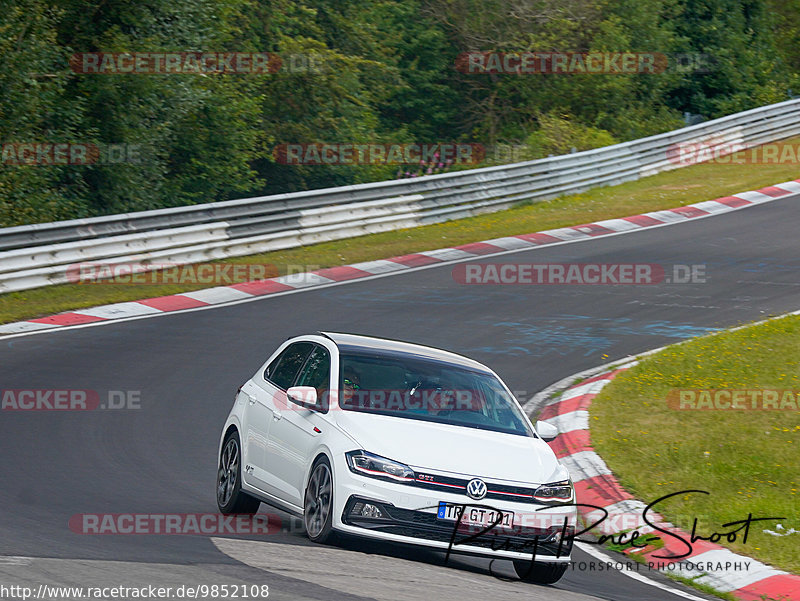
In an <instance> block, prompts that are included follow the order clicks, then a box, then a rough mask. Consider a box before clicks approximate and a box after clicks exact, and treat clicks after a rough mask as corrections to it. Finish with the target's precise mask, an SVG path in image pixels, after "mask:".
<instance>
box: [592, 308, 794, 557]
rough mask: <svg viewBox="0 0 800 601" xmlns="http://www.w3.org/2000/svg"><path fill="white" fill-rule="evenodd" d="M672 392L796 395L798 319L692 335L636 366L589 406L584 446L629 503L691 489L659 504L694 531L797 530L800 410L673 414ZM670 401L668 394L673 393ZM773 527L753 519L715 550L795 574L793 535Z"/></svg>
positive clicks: (760, 527) (668, 515) (669, 517)
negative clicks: (744, 534) (735, 527)
mask: <svg viewBox="0 0 800 601" xmlns="http://www.w3.org/2000/svg"><path fill="white" fill-rule="evenodd" d="M673 389H717V390H719V389H750V390H752V389H792V390H795V391H797V390H800V317H797V316H790V317H785V318H781V319H776V320H772V321H768V322H766V323H763V324H758V325H752V326H748V327H746V328H743V329H740V330H736V331H729V332H723V333H720V334H717V335H713V336H705V337H702V338H697V339H694V340H691V341H688V342H685V343H682V344H678V345H675V346H672V347H670V348H668V349H666V350H664V351H662V352H660V353H658V354H656V355H653V356H651V357H648V358H646V359H644V360H642V362H641V363H639V364H638V365H637V366H635V367H633V368H631V369H630V370H629V371H627V372H625V373H623V374H621V375H619V376H618V377H617V378H616V379H615V380H614V381H613V382H611V384H609V385H608V386H606V387H605V388H604V389H603V390H602V392H601V393H600V394H599V395H598V397H596V398H595V399H594V400H593V402H592V405H591V407H590V420H589V421H590V425H591V436H592V443H593V445H594V447H595V449H596V450H597V452H598V453H599V454H600V455H601V456H602V457H603V459H604V460H605V461H606V462H607V463H608V466H609V467H610V468H611V470H612V471H613V472H614V473H615V474H616V475H617V476H618V478H619V480H620V483H621V484H622V485H623V486H624V487H625V488H626V489H627V490H629V491H630V492H631V493H632V494H634V495H635V496H636V497H637V498H639V499H641V500H643V501H645V502H652V501H654V500H656V499H657V498H659V497H662V496H664V495H666V494H669V493H672V492H677V491H681V490H689V489H698V490H705V491H708V492H709V493H710V494H709V495H702V494H690V495H682V496H679V497H676V498H673V499H671V500H669V501H667V502H665V503H662V504H660V505H659V506H658V508H657V510H658V511H659V513H661V514H662V515H664V516H665V517H666V518H667V520H669V521H671V522H673V523H675V524H676V525H678V526H680V527H682V528H683V529H684V530H686V531H691V527H692V522H693V519H694V518H695V517H697V518H698V530H697V532H698V533H699V534H704V535H706V536H708V535H709V534H711V533H713V532H727V531H729V530H731V528H724V527H723V526H722V525H723V524H725V523H727V522H731V521H735V520H741V519H745V518H747V516H748V513H752V514H753V516H754V517H785V518H787V519H785V520H783V521H782V522H780V523H781V524H782V525H783V526H784V528H786V529H787V530H788V529H789V528H794V529H795V530H800V412H798V411H797V410H792V409H783V410H753V409H745V410H741V409H740V410H733V409H727V410H725V409H715V410H686V409H684V410H678V409H677V408H676V405H675V404H674V403H670V404H668V402H667V397H668V395H669V393H670V391H671V390H673ZM673 394H674V393H673ZM777 523H778V521H777V520H770V521H768V522H755V523H753V524H752V526H751V528H750V534H749V537H748V540H747V543H746V544H745V543H743V542H742V538H741V533H740V534H739V536H738V537H737V540H736V541H735V542H732V543H728V542H726V541H725V540H724V539H723V540H722V541H720V543H719V544H723V545H724V546H726V547H728V548H730V549H731V550H732V551H734V552H737V553H741V554H744V555H748V556H751V557H754V558H756V559H758V560H759V561H762V562H764V563H767V564H771V565H774V566H776V567H778V568H781V569H784V570H787V571H790V572H794V573H798V572H800V554H798V552H797V550H798V548H800V533H796V534H791V535H789V536H782V537H774V536H771V535H769V534H766V533H764V532H763V530H764V529H770V530H772V531H775V530H776V528H775V526H776V524H777Z"/></svg>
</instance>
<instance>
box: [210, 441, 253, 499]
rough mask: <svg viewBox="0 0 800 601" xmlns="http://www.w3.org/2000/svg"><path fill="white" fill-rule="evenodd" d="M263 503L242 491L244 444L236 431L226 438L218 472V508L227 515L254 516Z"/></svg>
mask: <svg viewBox="0 0 800 601" xmlns="http://www.w3.org/2000/svg"><path fill="white" fill-rule="evenodd" d="M260 505H261V501H259V500H258V499H256V498H254V497H251V496H250V495H248V494H247V493H246V492H243V491H242V444H241V442H240V441H239V433H238V432H236V431H235V430H234V431H233V432H231V433H230V434H228V436H226V437H225V442H224V443H223V444H222V454H221V455H220V458H219V470H218V471H217V507H219V510H220V512H222V513H223V514H225V515H230V514H234V513H247V514H252V513H255V512H256V511H258V507H259V506H260Z"/></svg>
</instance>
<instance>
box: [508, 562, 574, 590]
mask: <svg viewBox="0 0 800 601" xmlns="http://www.w3.org/2000/svg"><path fill="white" fill-rule="evenodd" d="M567 567H569V564H568V563H539V562H535V563H531V562H530V561H519V560H517V561H514V571H515V572H516V573H517V576H519V579H520V580H522V581H523V582H531V583H533V584H555V583H556V582H558V581H559V580H561V577H562V576H563V575H564V572H566V571H567Z"/></svg>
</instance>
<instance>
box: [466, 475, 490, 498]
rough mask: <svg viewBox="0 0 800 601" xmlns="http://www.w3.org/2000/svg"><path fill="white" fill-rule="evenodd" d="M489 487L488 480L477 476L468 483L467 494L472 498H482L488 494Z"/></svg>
mask: <svg viewBox="0 0 800 601" xmlns="http://www.w3.org/2000/svg"><path fill="white" fill-rule="evenodd" d="M486 493H487V488H486V482H484V481H483V480H481V479H480V478H475V479H474V480H470V481H469V483H468V484H467V496H469V497H470V498H472V499H482V498H483V497H485V496H486Z"/></svg>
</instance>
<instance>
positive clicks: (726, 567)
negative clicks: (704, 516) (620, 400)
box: [537, 361, 800, 601]
mask: <svg viewBox="0 0 800 601" xmlns="http://www.w3.org/2000/svg"><path fill="white" fill-rule="evenodd" d="M636 364H637V361H631V362H628V363H624V364H622V365H620V366H617V367H615V368H613V369H611V370H610V371H606V372H604V373H601V374H599V375H595V376H593V377H590V378H588V379H587V380H584V381H582V382H580V383H579V384H577V385H574V386H571V387H569V388H567V389H566V390H564V392H563V393H562V394H560V395H558V396H554V397H552V398H549V399H547V398H545V399H542V397H540V396H538V395H537V397H538V398H539V402H538V403H537V405H538V407H541V412H540V414H539V416H538V419H539V420H542V421H544V422H546V423H549V424H552V425H553V426H555V427H557V428H558V431H559V435H558V436H557V437H556V439H555V440H553V441H552V442H551V443H550V447H551V448H552V449H553V451H554V452H555V454H556V456H557V457H558V458H559V460H560V461H561V463H563V464H564V465H565V466H566V467H567V469H569V472H570V474H571V475H572V479H573V482H574V483H575V495H576V497H577V499H578V502H580V503H586V504H589V505H593V506H596V507H603V508H604V509H605V510H606V511H607V512H608V516H607V517H606V518H605V520H604V521H603V523H602V524H601V526H600V530H601V531H602V532H601V533H602V534H616V533H619V532H621V531H623V530H638V531H639V532H640V533H642V534H643V535H645V534H647V533H649V532H654V529H653V528H652V527H650V526H648V525H647V524H646V522H645V521H644V519H643V517H642V512H643V510H644V509H645V507H646V505H645V504H644V503H643V502H641V501H639V500H637V499H634V498H633V497H632V496H631V495H630V494H629V493H628V492H626V491H625V490H624V489H623V488H622V487H621V486H620V484H619V482H618V481H617V479H616V478H615V477H614V475H613V474H612V473H611V470H610V469H609V468H608V466H607V465H606V463H605V461H603V459H602V458H601V457H600V455H598V454H597V453H596V452H595V451H594V449H593V448H592V444H591V439H590V435H589V405H590V404H591V402H592V399H594V397H596V396H597V394H598V393H599V392H600V390H602V388H603V387H604V386H605V385H606V384H608V383H609V382H611V380H613V379H614V378H615V377H616V376H617V375H618V374H620V373H622V372H624V371H626V370H628V369H630V368H631V367H633V366H634V365H636ZM562 381H563V380H562ZM554 389H557V385H556V386H554V387H551V388H550V389H549V392H550V394H551V395H552V392H553V391H554ZM578 511H579V512H580V514H581V516H582V517H583V518H584V520H586V521H587V522H588V523H594V522H597V521H599V519H601V518H602V512H600V511H598V510H593V509H591V508H588V507H579V508H578ZM648 519H649V520H650V522H651V523H654V524H656V525H658V527H659V528H661V529H664V530H668V531H670V532H674V533H676V534H678V535H679V536H680V537H681V538H682V539H684V540H690V538H691V537H690V535H689V534H687V533H684V532H682V531H681V530H679V529H677V528H676V527H675V526H674V525H672V524H670V523H669V522H666V521H665V520H664V519H663V518H662V517H661V516H659V515H658V514H655V513H651V512H648ZM662 540H664V546H663V547H661V548H659V549H653V548H645V549H644V550H642V551H637V555H638V556H639V557H641V558H643V559H645V560H646V561H647V562H648V564H652V565H654V566H656V568H657V569H659V571H661V572H663V573H669V574H678V575H680V576H683V577H685V578H691V579H693V581H694V582H696V583H698V584H705V585H708V586H710V587H712V588H714V589H716V590H717V591H720V592H724V593H731V594H732V595H734V596H735V597H736V598H737V599H741V600H743V601H761V600H762V599H775V600H780V601H800V576H796V575H793V574H789V573H788V572H784V571H781V570H777V569H775V568H772V567H770V566H767V565H765V564H763V563H761V562H759V561H756V560H755V559H752V558H751V557H745V556H743V555H737V554H736V553H733V552H732V551H730V550H728V549H726V548H724V547H722V546H720V545H716V544H713V543H709V542H706V541H697V542H695V543H694V544H693V545H692V550H691V553H690V554H689V555H688V556H686V557H684V558H682V559H680V560H679V561H677V562H675V561H672V560H669V559H665V558H664V557H663V556H665V555H666V556H669V555H682V554H684V553H686V551H687V547H686V545H685V544H683V543H682V542H680V540H678V539H677V538H673V537H665V538H662ZM631 552H632V551H628V553H631ZM653 555H657V556H659V557H653ZM670 564H673V565H672V567H669V565H670ZM675 564H680V565H675ZM709 566H711V569H708V567H709Z"/></svg>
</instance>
